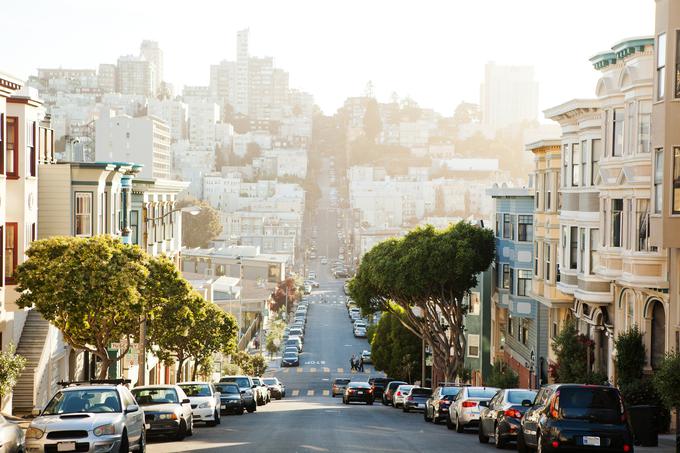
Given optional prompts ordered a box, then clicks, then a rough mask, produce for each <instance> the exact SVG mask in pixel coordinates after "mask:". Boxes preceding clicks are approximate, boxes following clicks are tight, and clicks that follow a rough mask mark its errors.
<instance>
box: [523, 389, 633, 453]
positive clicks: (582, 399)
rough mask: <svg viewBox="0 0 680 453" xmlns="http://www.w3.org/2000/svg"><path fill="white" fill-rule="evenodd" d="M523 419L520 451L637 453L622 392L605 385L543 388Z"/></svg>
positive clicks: (528, 403)
mask: <svg viewBox="0 0 680 453" xmlns="http://www.w3.org/2000/svg"><path fill="white" fill-rule="evenodd" d="M523 403H524V404H523V405H526V406H528V409H527V411H526V412H525V413H524V417H522V421H521V425H520V429H519V433H518V434H517V450H518V452H519V453H526V452H527V451H528V450H529V449H530V448H531V449H535V450H538V451H543V452H552V451H561V450H566V451H575V450H581V451H594V450H597V451H598V452H599V451H607V452H624V453H632V452H633V435H632V433H631V430H630V427H629V425H628V417H627V414H626V411H625V409H624V406H623V399H622V398H621V394H620V393H619V390H618V389H616V388H614V387H608V386H601V385H580V384H553V385H549V386H546V387H543V388H542V389H541V390H540V391H539V392H538V395H537V396H536V398H535V400H534V401H533V402H530V401H529V400H526V401H524V402H523Z"/></svg>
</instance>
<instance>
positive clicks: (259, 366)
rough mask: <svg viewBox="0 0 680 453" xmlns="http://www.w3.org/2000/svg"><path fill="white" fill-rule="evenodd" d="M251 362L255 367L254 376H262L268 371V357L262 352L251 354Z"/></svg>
mask: <svg viewBox="0 0 680 453" xmlns="http://www.w3.org/2000/svg"><path fill="white" fill-rule="evenodd" d="M250 363H251V364H252V367H253V375H254V376H262V375H263V374H264V372H265V371H267V359H265V358H264V356H263V355H262V354H257V355H254V356H251V358H250Z"/></svg>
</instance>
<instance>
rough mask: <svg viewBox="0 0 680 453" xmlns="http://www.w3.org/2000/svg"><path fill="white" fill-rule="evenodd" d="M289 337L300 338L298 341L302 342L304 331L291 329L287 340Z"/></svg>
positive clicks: (295, 328) (298, 328) (297, 328)
mask: <svg viewBox="0 0 680 453" xmlns="http://www.w3.org/2000/svg"><path fill="white" fill-rule="evenodd" d="M291 335H295V336H297V337H300V340H302V341H303V342H304V341H305V331H304V330H303V329H302V328H300V327H291V328H290V333H289V334H288V338H290V336H291Z"/></svg>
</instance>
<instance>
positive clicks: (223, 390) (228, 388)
mask: <svg viewBox="0 0 680 453" xmlns="http://www.w3.org/2000/svg"><path fill="white" fill-rule="evenodd" d="M215 388H216V389H217V391H218V392H220V394H222V395H237V394H239V393H240V391H239V388H238V385H236V384H215Z"/></svg>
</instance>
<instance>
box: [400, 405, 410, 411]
mask: <svg viewBox="0 0 680 453" xmlns="http://www.w3.org/2000/svg"><path fill="white" fill-rule="evenodd" d="M401 410H402V411H404V412H410V411H411V409H409V408H408V407H406V406H403V407H402V408H401Z"/></svg>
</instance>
